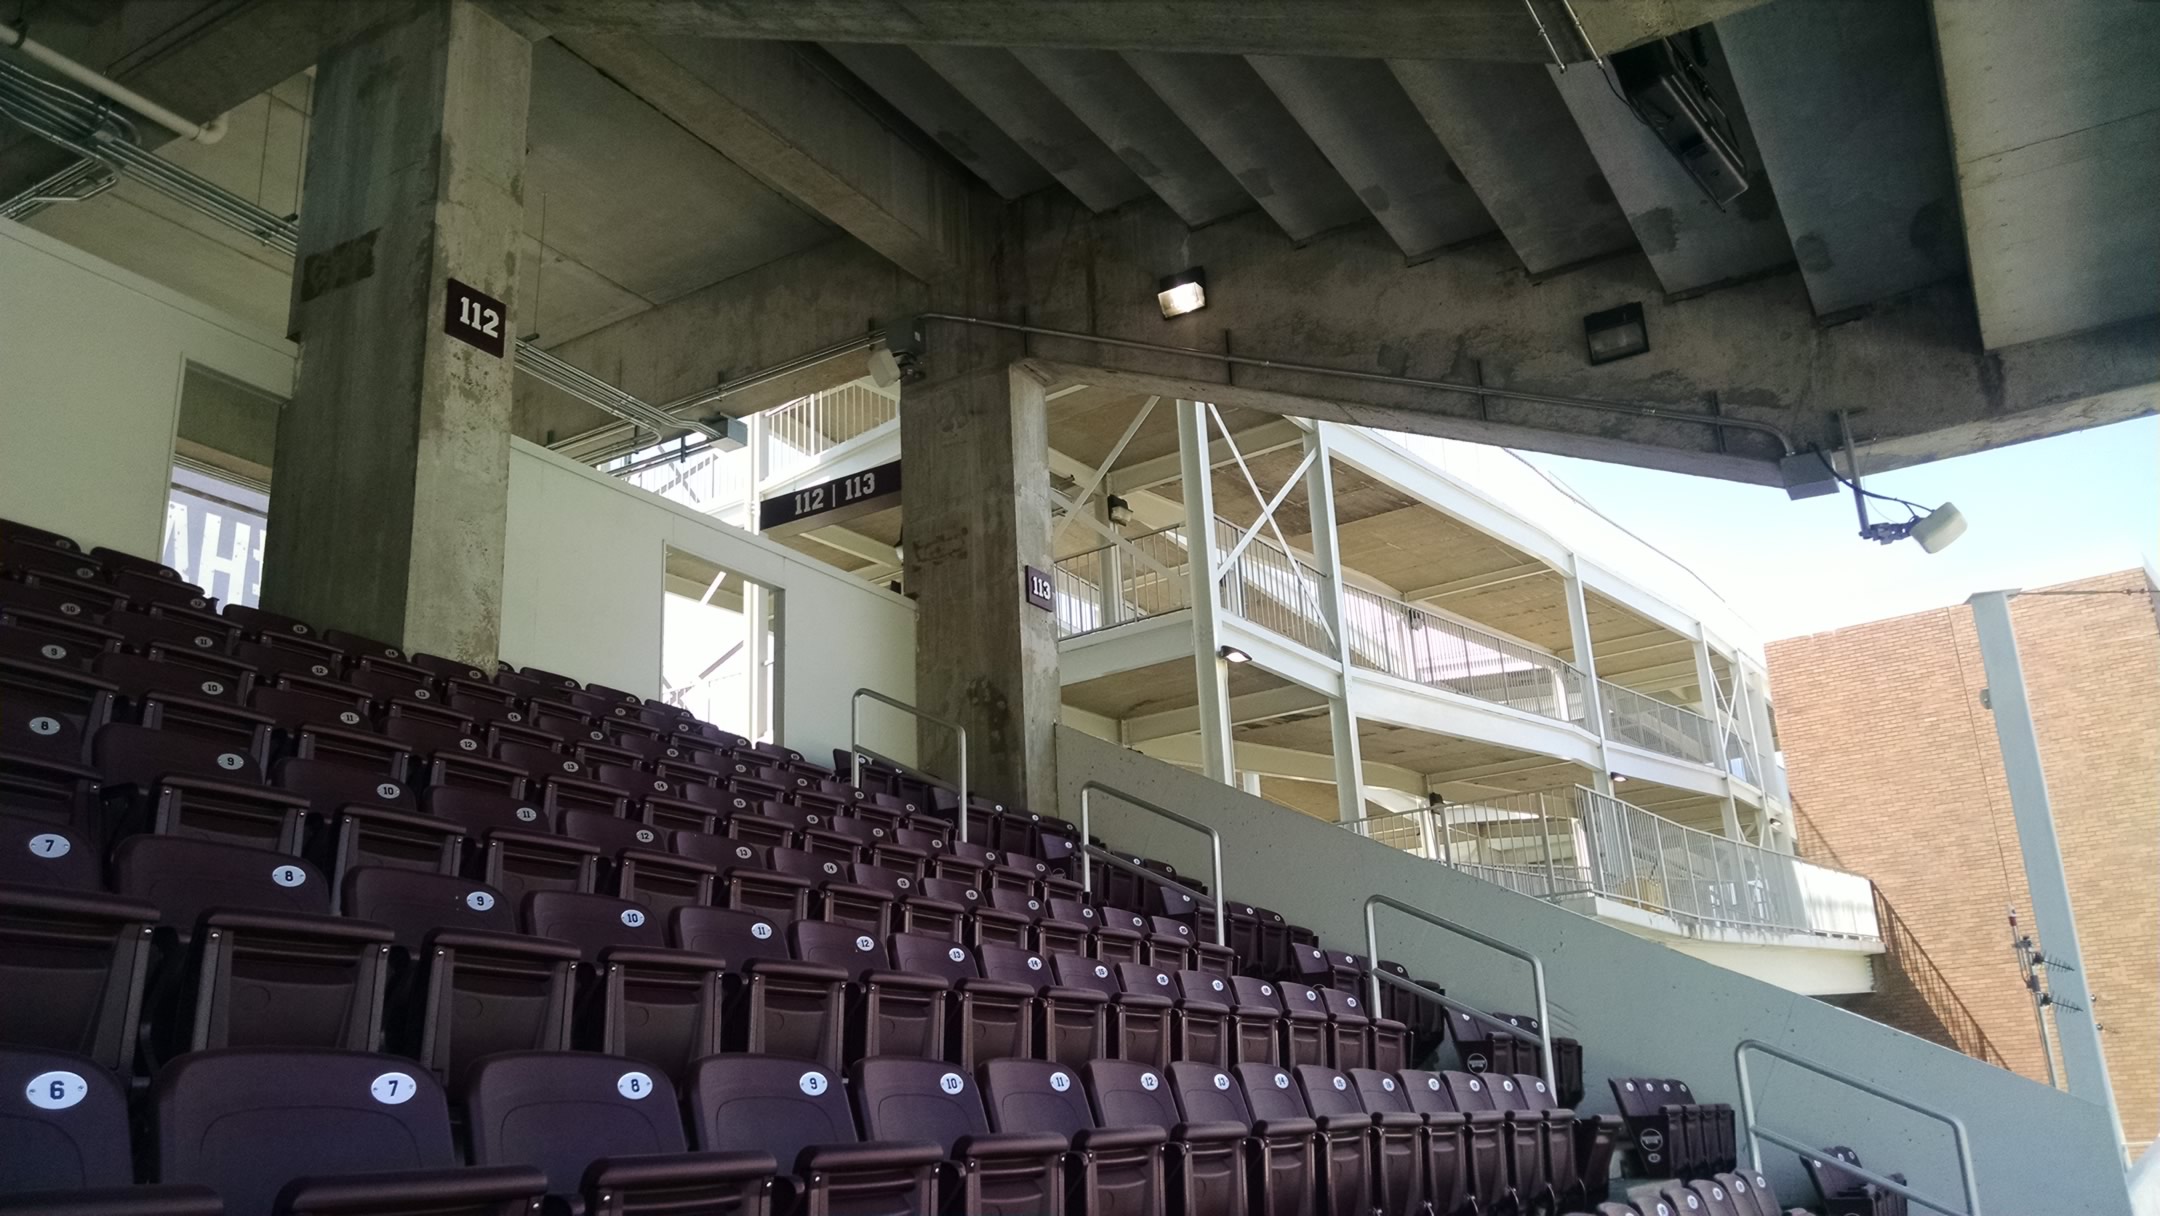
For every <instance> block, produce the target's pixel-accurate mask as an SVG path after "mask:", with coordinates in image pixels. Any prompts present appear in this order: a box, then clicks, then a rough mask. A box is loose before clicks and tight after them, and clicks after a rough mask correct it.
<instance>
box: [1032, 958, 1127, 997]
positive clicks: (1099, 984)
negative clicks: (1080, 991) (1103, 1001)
mask: <svg viewBox="0 0 2160 1216" xmlns="http://www.w3.org/2000/svg"><path fill="white" fill-rule="evenodd" d="M1050 967H1051V970H1052V971H1053V972H1055V973H1056V975H1057V982H1058V983H1059V984H1062V985H1064V986H1065V987H1067V988H1084V989H1089V990H1092V991H1095V992H1100V993H1103V994H1104V995H1106V996H1117V995H1118V994H1119V993H1120V992H1122V991H1123V989H1121V988H1119V987H1118V982H1117V976H1116V974H1115V973H1114V972H1112V971H1111V970H1110V964H1108V963H1102V962H1097V961H1096V960H1094V959H1091V958H1083V957H1081V956H1080V955H1077V954H1053V955H1051V956H1050Z"/></svg>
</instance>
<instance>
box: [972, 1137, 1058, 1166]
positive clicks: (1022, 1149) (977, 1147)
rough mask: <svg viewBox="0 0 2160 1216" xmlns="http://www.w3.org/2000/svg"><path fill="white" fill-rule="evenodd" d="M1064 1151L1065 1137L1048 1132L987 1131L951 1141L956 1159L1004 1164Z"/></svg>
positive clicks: (1052, 1155)
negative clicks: (1017, 1159) (1008, 1161)
mask: <svg viewBox="0 0 2160 1216" xmlns="http://www.w3.org/2000/svg"><path fill="white" fill-rule="evenodd" d="M1065 1149H1066V1144H1065V1137H1063V1136H1057V1135H1052V1134H1051V1133H1049V1132H989V1133H986V1134H984V1135H980V1136H962V1137H960V1138H959V1139H958V1140H955V1141H953V1150H952V1155H953V1157H954V1158H955V1159H956V1160H967V1159H969V1158H973V1159H975V1160H978V1161H1005V1160H1011V1159H1014V1158H1021V1157H1056V1156H1059V1155H1060V1154H1062V1153H1064V1151H1065Z"/></svg>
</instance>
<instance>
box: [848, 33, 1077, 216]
mask: <svg viewBox="0 0 2160 1216" xmlns="http://www.w3.org/2000/svg"><path fill="white" fill-rule="evenodd" d="M825 51H826V53H827V54H830V55H831V56H832V57H833V58H835V59H837V60H839V61H840V62H841V64H842V65H844V66H845V67H846V68H847V69H848V70H849V71H851V72H853V73H855V75H856V76H858V77H860V78H861V79H862V81H863V83H865V84H867V85H869V86H870V87H871V88H873V89H876V90H877V91H878V94H879V96H881V97H883V98H884V99H885V100H886V101H888V102H890V103H892V105H893V108H895V109H897V110H899V111H900V112H901V113H902V114H905V115H907V118H908V121H910V122H912V123H914V124H915V125H916V126H918V127H921V128H922V130H923V133H924V134H926V135H928V136H929V137H930V138H932V139H934V140H936V141H937V142H938V145H939V146H940V147H942V148H944V149H945V150H946V151H947V152H950V153H951V154H952V155H953V158H954V159H955V160H958V161H959V162H960V163H961V164H963V165H965V166H967V168H968V170H969V172H972V173H973V174H975V176H977V177H979V178H981V179H983V181H985V182H987V183H989V186H990V188H991V189H992V190H995V191H997V192H998V194H999V195H1001V196H1003V197H1005V198H1009V199H1010V198H1019V197H1020V196H1021V195H1023V194H1027V193H1030V192H1032V191H1036V190H1040V189H1042V188H1043V187H1044V186H1047V185H1049V184H1050V183H1051V182H1052V181H1053V180H1054V179H1053V178H1052V177H1051V176H1050V174H1049V172H1048V171H1047V170H1045V169H1044V168H1043V167H1042V166H1041V165H1040V164H1037V163H1036V161H1035V158H1034V157H1032V156H1029V155H1028V153H1027V149H1025V148H1022V147H1021V146H1020V145H1019V144H1017V143H1015V142H1013V138H1012V136H1010V135H1007V134H1005V132H1004V130H1003V129H1002V128H1000V127H999V126H998V125H997V124H996V123H994V122H992V121H990V117H989V115H987V114H984V113H983V112H982V111H981V110H979V109H976V108H975V104H974V103H973V102H971V101H969V100H968V99H967V98H966V97H963V96H961V94H960V91H959V90H958V89H955V88H953V87H952V85H951V84H950V83H948V82H947V81H946V80H945V78H944V77H943V76H940V75H938V74H937V72H935V71H934V70H932V69H931V67H930V65H929V64H927V63H924V62H923V60H922V56H920V55H917V54H916V53H915V52H914V51H912V50H909V49H908V48H907V47H904V46H879V45H874V44H871V43H862V42H828V43H826V44H825Z"/></svg>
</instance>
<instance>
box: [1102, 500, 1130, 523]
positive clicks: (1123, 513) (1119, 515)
mask: <svg viewBox="0 0 2160 1216" xmlns="http://www.w3.org/2000/svg"><path fill="white" fill-rule="evenodd" d="M1103 510H1104V511H1106V512H1107V513H1108V514H1109V516H1110V522H1111V523H1112V524H1115V525H1116V526H1118V527H1120V528H1122V527H1124V526H1125V525H1126V524H1129V523H1131V522H1132V504H1131V503H1129V502H1126V501H1125V500H1124V499H1122V498H1119V497H1118V496H1117V495H1115V494H1112V495H1111V496H1110V497H1109V498H1107V499H1105V500H1104V501H1103Z"/></svg>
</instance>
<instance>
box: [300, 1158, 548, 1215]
mask: <svg viewBox="0 0 2160 1216" xmlns="http://www.w3.org/2000/svg"><path fill="white" fill-rule="evenodd" d="M546 1190H547V1178H546V1176H545V1175H543V1174H541V1172H540V1171H539V1170H536V1169H533V1168H532V1167H531V1166H525V1165H492V1166H468V1167H466V1168H463V1169H447V1170H392V1171H388V1172H385V1173H379V1174H345V1175H340V1176H338V1177H334V1178H296V1179H294V1180H293V1181H292V1182H289V1183H287V1184H286V1186H285V1189H284V1190H282V1191H280V1192H278V1197H277V1203H276V1205H275V1206H274V1208H273V1211H274V1212H275V1213H276V1216H311V1214H313V1213H324V1214H326V1216H327V1214H330V1213H354V1214H364V1213H382V1214H384V1216H393V1214H396V1213H404V1212H411V1211H414V1210H421V1211H433V1210H436V1209H437V1208H447V1207H451V1206H453V1205H459V1206H470V1205H479V1204H485V1203H503V1202H508V1201H511V1200H517V1199H536V1198H538V1197H539V1196H540V1195H541V1194H542V1193H543V1192H545V1191H546Z"/></svg>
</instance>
